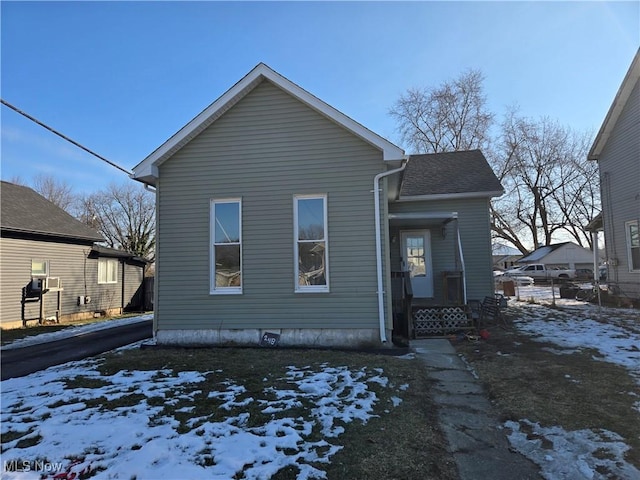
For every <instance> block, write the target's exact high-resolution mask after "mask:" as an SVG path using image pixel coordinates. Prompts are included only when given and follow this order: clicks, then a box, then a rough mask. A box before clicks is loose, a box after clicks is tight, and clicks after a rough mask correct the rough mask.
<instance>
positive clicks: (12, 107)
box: [0, 98, 132, 175]
mask: <svg viewBox="0 0 640 480" xmlns="http://www.w3.org/2000/svg"><path fill="white" fill-rule="evenodd" d="M0 102H2V104H3V105H6V106H7V107H9V108H10V109H11V110H13V111H15V112H17V113H19V114H20V115H22V116H24V117H27V118H28V119H29V120H31V121H32V122H35V123H37V124H38V125H40V126H41V127H44V128H46V129H47V130H49V131H50V132H51V133H55V134H56V135H58V136H59V137H61V138H63V139H64V140H66V141H67V142H71V143H73V144H74V145H75V146H76V147H79V148H81V149H82V150H84V151H85V152H87V153H90V154H91V155H93V156H94V157H97V158H99V159H100V160H102V161H103V162H107V163H108V164H109V165H111V166H112V167H115V168H117V169H118V170H120V171H122V172H124V173H126V174H127V175H132V173H131V172H130V171H129V170H127V169H126V168H122V167H121V166H120V165H118V164H116V163H113V162H112V161H111V160H107V159H106V158H104V157H103V156H102V155H98V154H97V153H96V152H94V151H92V150H89V149H88V148H87V147H85V146H83V145H80V144H79V143H78V142H76V141H75V140H72V139H71V138H69V137H67V136H66V135H64V134H62V133H60V132H58V131H57V130H55V129H53V128H51V127H50V126H49V125H46V124H44V123H42V122H41V121H40V120H38V119H37V118H34V117H32V116H31V115H29V114H28V113H26V112H23V111H22V110H20V109H19V108H18V107H15V106H13V105H11V104H10V103H9V102H7V101H5V100H4V99H2V98H0Z"/></svg>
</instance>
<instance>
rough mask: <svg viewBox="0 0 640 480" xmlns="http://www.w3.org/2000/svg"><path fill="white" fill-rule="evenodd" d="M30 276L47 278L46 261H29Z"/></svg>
mask: <svg viewBox="0 0 640 480" xmlns="http://www.w3.org/2000/svg"><path fill="white" fill-rule="evenodd" d="M31 276H32V277H47V276H49V261H48V260H31Z"/></svg>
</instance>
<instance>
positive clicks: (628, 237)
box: [624, 220, 640, 273]
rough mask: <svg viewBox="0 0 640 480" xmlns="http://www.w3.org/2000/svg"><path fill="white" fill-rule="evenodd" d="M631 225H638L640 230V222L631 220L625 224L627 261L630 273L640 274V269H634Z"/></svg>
mask: <svg viewBox="0 0 640 480" xmlns="http://www.w3.org/2000/svg"><path fill="white" fill-rule="evenodd" d="M631 225H636V226H638V227H639V228H640V222H638V220H629V221H628V222H625V223H624V237H625V241H626V244H627V260H628V264H629V272H630V273H640V268H633V257H632V256H631Z"/></svg>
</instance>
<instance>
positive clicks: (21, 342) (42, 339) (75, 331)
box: [2, 313, 153, 350]
mask: <svg viewBox="0 0 640 480" xmlns="http://www.w3.org/2000/svg"><path fill="white" fill-rule="evenodd" d="M152 319H153V313H150V314H146V315H139V316H136V317H129V318H122V319H120V320H105V321H103V322H93V323H89V324H87V325H78V326H75V327H68V328H63V329H62V330H56V331H55V332H49V333H42V334H40V335H30V336H28V337H24V338H20V339H18V340H15V341H13V342H10V343H7V344H6V345H3V346H2V350H10V349H12V348H22V347H28V346H30V345H38V344H40V343H47V342H54V341H56V340H62V339H64V338H69V337H74V336H76V335H83V334H85V333H90V332H97V331H99V330H105V329H107V328H113V327H122V326H125V325H132V324H134V323H139V322H145V321H147V320H152Z"/></svg>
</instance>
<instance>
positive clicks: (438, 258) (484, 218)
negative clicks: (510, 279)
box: [389, 198, 494, 302]
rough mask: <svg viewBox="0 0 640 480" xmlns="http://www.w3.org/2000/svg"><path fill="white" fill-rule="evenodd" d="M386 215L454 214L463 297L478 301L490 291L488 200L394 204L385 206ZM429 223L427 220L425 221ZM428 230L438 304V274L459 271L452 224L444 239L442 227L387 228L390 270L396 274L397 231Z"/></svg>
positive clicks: (440, 284) (398, 262)
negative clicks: (463, 271) (463, 280)
mask: <svg viewBox="0 0 640 480" xmlns="http://www.w3.org/2000/svg"><path fill="white" fill-rule="evenodd" d="M389 212H390V213H451V212H458V225H459V228H460V239H461V242H462V251H463V255H464V262H465V268H466V277H467V298H468V299H477V300H482V299H483V298H484V297H485V296H488V295H489V296H491V295H493V292H494V286H493V273H492V259H491V231H490V218H489V200H488V199H483V198H481V199H465V200H438V201H433V200H432V201H420V202H394V203H391V204H390V205H389ZM429 222H431V221H429ZM418 229H427V230H428V229H431V248H432V255H431V259H432V262H433V282H434V285H433V287H434V298H435V299H436V301H437V302H442V301H443V299H444V296H443V276H442V272H445V271H455V270H460V265H459V264H457V262H456V252H457V240H456V235H455V222H451V223H449V224H448V225H447V229H446V236H445V237H443V236H442V227H441V226H440V225H438V226H433V222H431V223H430V224H428V223H426V222H425V223H422V224H421V222H419V221H416V222H415V223H414V224H412V225H411V226H410V227H409V226H403V227H396V226H393V227H392V228H391V236H392V238H393V237H395V238H396V242H392V244H391V268H392V270H394V271H399V270H400V267H401V258H400V248H401V245H400V231H401V230H418Z"/></svg>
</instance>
